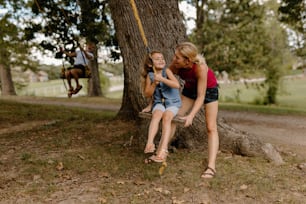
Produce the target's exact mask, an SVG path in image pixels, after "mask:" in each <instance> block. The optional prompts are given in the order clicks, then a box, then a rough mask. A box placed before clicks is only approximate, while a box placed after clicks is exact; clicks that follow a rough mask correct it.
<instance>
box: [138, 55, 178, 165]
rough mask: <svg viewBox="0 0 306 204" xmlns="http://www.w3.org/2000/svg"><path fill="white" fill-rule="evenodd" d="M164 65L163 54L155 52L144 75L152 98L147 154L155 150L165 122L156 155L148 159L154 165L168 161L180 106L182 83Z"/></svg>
mask: <svg viewBox="0 0 306 204" xmlns="http://www.w3.org/2000/svg"><path fill="white" fill-rule="evenodd" d="M165 66H166V62H165V59H164V56H163V54H162V53H161V52H158V51H153V52H151V53H150V54H149V55H148V56H147V57H146V59H145V63H144V67H143V73H142V81H143V87H144V89H143V93H144V96H145V97H147V98H153V101H152V103H153V105H152V118H151V122H150V126H149V131H148V140H147V144H146V147H145V150H144V153H153V152H154V151H155V145H154V138H155V135H156V134H157V131H158V127H159V122H160V121H161V120H162V136H161V139H160V142H159V146H158V149H157V151H156V155H152V156H151V157H150V158H149V160H152V161H155V162H164V161H165V160H166V158H167V155H168V143H169V140H170V133H171V121H172V119H173V118H174V117H175V116H176V114H177V112H178V110H179V108H180V106H181V98H180V93H179V88H180V84H179V81H178V80H177V79H176V77H175V76H174V75H173V73H172V71H171V70H170V69H167V68H166V67H165ZM149 107H150V106H148V107H147V109H148V108H149ZM149 160H148V161H149Z"/></svg>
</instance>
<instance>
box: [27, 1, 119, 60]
mask: <svg viewBox="0 0 306 204" xmlns="http://www.w3.org/2000/svg"><path fill="white" fill-rule="evenodd" d="M31 9H32V12H33V14H34V15H35V16H36V20H35V21H33V20H31V22H29V26H28V27H27V38H28V39H33V38H35V34H36V33H43V34H44V36H45V37H46V39H45V40H42V41H41V43H40V45H41V47H42V48H43V49H45V50H50V51H52V52H57V51H59V50H58V49H57V47H58V46H59V45H63V46H64V47H65V49H67V50H71V51H74V50H75V49H76V47H78V45H79V43H80V41H82V39H86V40H87V41H92V42H94V43H96V44H97V43H98V42H102V43H103V44H104V45H105V46H113V45H114V44H115V43H114V42H115V39H114V36H113V35H111V33H113V31H112V29H113V28H112V24H111V20H110V18H109V16H108V8H107V1H105V0H104V1H98V0H86V1H72V0H65V1H60V2H58V1H53V0H35V1H34V2H32V5H31ZM42 22H43V23H42ZM56 57H58V58H61V56H60V55H59V54H58V55H57V56H56ZM70 60H72V59H70ZM70 62H71V63H72V61H70Z"/></svg>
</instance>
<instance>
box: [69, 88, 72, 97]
mask: <svg viewBox="0 0 306 204" xmlns="http://www.w3.org/2000/svg"><path fill="white" fill-rule="evenodd" d="M72 94H73V88H70V89H69V90H68V98H71V97H72Z"/></svg>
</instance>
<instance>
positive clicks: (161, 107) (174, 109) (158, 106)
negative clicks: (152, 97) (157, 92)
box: [152, 103, 179, 116]
mask: <svg viewBox="0 0 306 204" xmlns="http://www.w3.org/2000/svg"><path fill="white" fill-rule="evenodd" d="M155 110H160V111H162V112H165V111H166V110H167V111H171V112H172V113H173V115H174V116H176V114H177V113H178V111H179V108H178V107H176V106H169V107H167V108H165V106H164V105H162V104H160V103H158V104H156V105H155V106H154V107H153V109H152V113H153V112H154V111H155Z"/></svg>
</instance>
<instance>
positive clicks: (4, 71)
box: [0, 64, 16, 96]
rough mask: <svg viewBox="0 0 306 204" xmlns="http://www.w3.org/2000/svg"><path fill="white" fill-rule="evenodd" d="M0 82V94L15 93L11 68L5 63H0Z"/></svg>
mask: <svg viewBox="0 0 306 204" xmlns="http://www.w3.org/2000/svg"><path fill="white" fill-rule="evenodd" d="M0 82H1V95H2V96H9V95H16V92H15V88H14V83H13V80H12V75H11V69H10V67H9V66H6V65H5V64H0Z"/></svg>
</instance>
